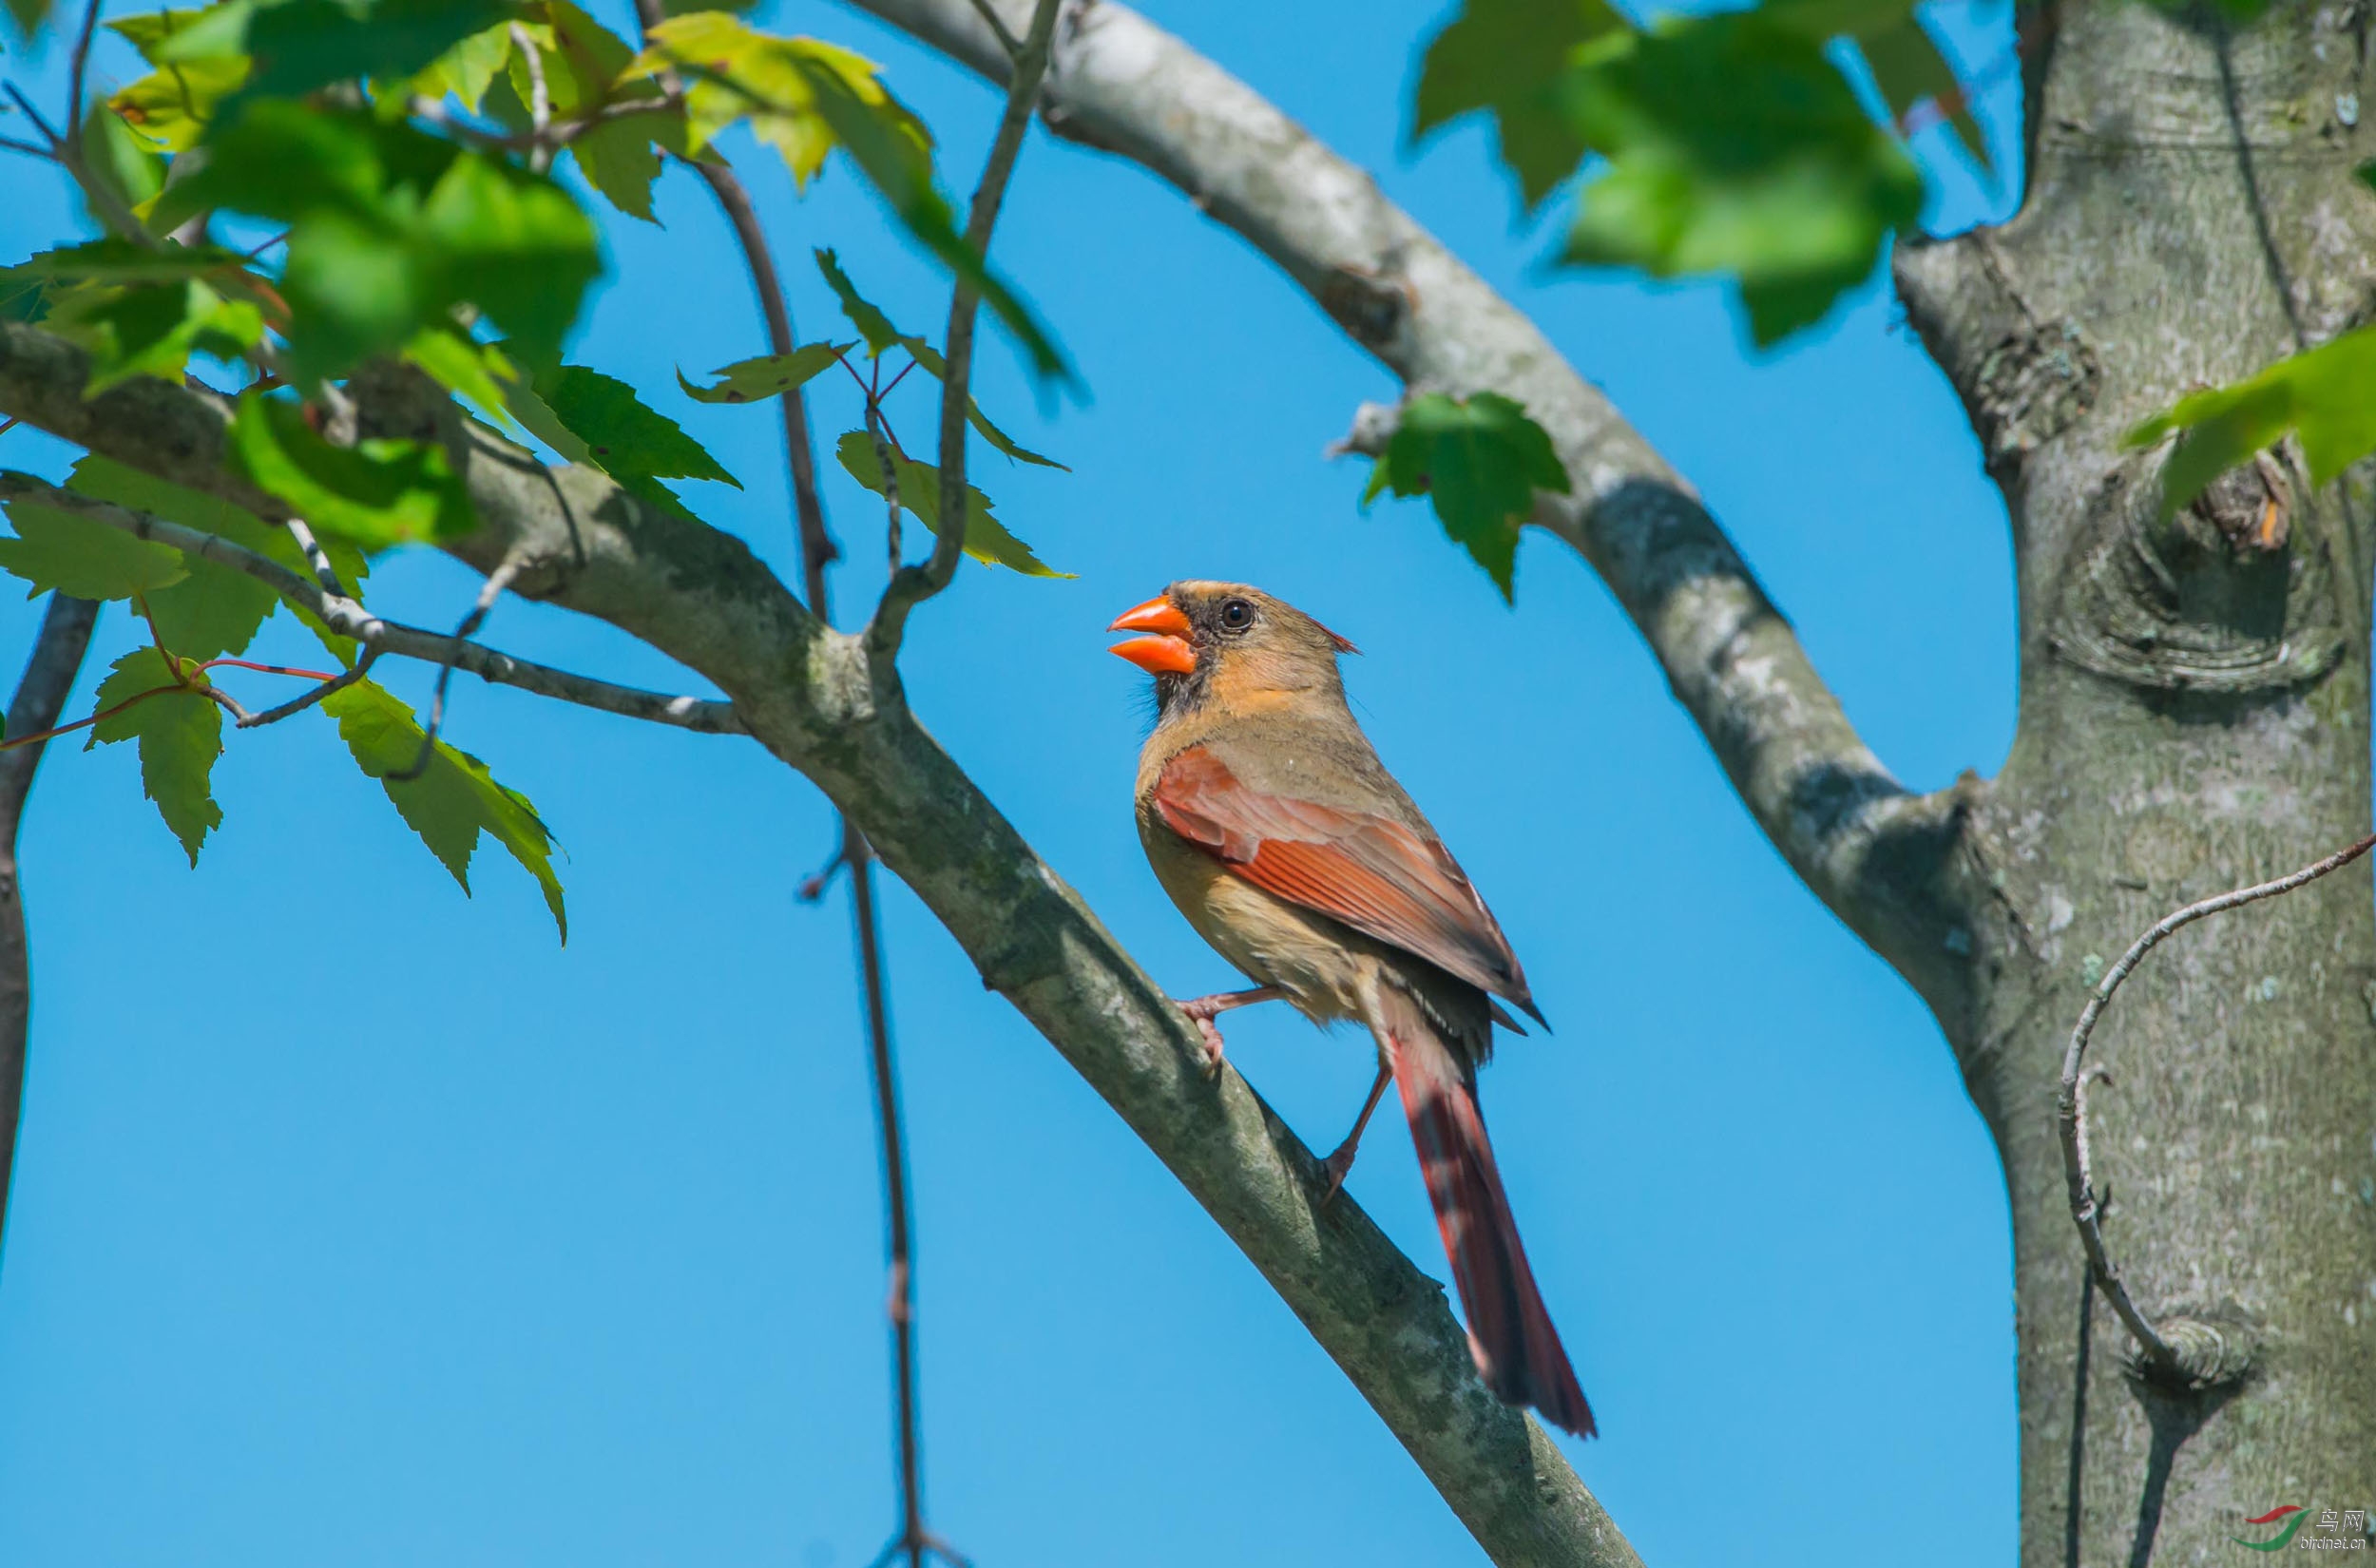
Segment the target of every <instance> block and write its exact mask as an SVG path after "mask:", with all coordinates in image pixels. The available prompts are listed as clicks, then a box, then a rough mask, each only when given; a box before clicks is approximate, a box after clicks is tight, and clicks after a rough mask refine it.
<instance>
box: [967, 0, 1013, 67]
mask: <svg viewBox="0 0 2376 1568" xmlns="http://www.w3.org/2000/svg"><path fill="white" fill-rule="evenodd" d="M973 9H974V11H975V13H976V14H977V15H979V16H980V17H981V18H982V20H983V21H984V22H985V23H987V25H988V27H989V29H990V34H991V36H992V37H994V38H996V39H997V40H998V47H999V48H1002V49H1005V50H1006V58H1007V59H1009V60H1018V59H1021V58H1022V57H1023V40H1022V39H1020V38H1017V37H1016V36H1015V33H1014V29H1012V28H1009V27H1008V26H1007V25H1006V18H1005V17H1004V16H1001V15H999V14H998V8H997V7H996V6H993V5H992V4H990V0H973Z"/></svg>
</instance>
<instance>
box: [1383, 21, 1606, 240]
mask: <svg viewBox="0 0 2376 1568" xmlns="http://www.w3.org/2000/svg"><path fill="white" fill-rule="evenodd" d="M1633 30H1634V29H1633V27H1632V24H1630V23H1628V22H1627V21H1626V20H1625V19H1624V18H1623V17H1622V16H1620V15H1619V14H1618V13H1617V11H1616V10H1612V9H1611V8H1610V7H1609V6H1608V5H1607V4H1606V3H1605V0H1466V4H1465V5H1464V6H1462V8H1461V12H1460V14H1459V15H1458V16H1456V17H1454V18H1453V19H1452V21H1451V23H1450V25H1448V26H1447V27H1446V28H1445V29H1444V30H1443V31H1442V32H1440V33H1438V34H1436V36H1435V41H1434V42H1433V43H1431V44H1429V45H1428V52H1427V55H1426V57H1425V58H1424V60H1423V61H1422V62H1421V65H1420V68H1419V86H1418V89H1417V91H1416V92H1415V94H1414V95H1413V98H1412V105H1411V107H1412V113H1411V125H1410V141H1411V143H1412V144H1413V145H1416V144H1417V143H1420V142H1422V141H1424V140H1426V138H1427V137H1428V133H1430V132H1431V131H1433V130H1435V129H1436V128H1437V127H1438V126H1440V125H1443V124H1447V122H1449V121H1452V120H1455V119H1457V118H1459V117H1460V116H1462V115H1464V114H1467V113H1470V112H1472V111H1474V110H1478V109H1485V110H1489V111H1491V113H1492V115H1493V120H1494V128H1495V132H1496V134H1497V136H1498V137H1499V139H1500V143H1501V153H1502V162H1503V163H1504V164H1506V165H1508V167H1509V171H1510V173H1511V174H1513V175H1515V176H1516V177H1517V179H1518V190H1519V195H1520V198H1521V199H1522V200H1523V202H1524V204H1525V206H1526V208H1527V209H1528V210H1529V211H1531V210H1533V209H1534V208H1535V207H1537V206H1540V205H1541V204H1542V200H1543V198H1544V197H1546V196H1549V195H1550V194H1551V192H1552V191H1553V190H1554V189H1555V188H1557V187H1558V185H1559V184H1560V182H1562V181H1563V180H1565V179H1566V178H1567V177H1568V176H1569V175H1571V174H1573V173H1575V172H1576V165H1577V164H1578V163H1581V161H1582V160H1583V156H1584V154H1585V152H1586V151H1587V150H1588V149H1587V147H1586V145H1585V143H1584V138H1583V136H1582V134H1581V132H1579V131H1578V130H1577V128H1576V126H1575V125H1574V124H1572V123H1571V122H1570V120H1569V117H1568V113H1567V109H1566V105H1565V103H1564V99H1563V94H1562V80H1563V78H1564V77H1565V76H1566V74H1567V71H1568V69H1569V67H1570V66H1571V65H1572V64H1573V63H1574V61H1575V60H1576V58H1577V56H1578V55H1579V54H1580V53H1589V52H1590V51H1591V50H1593V49H1594V48H1606V47H1608V46H1609V45H1611V44H1612V43H1617V44H1620V45H1621V44H1622V42H1623V41H1625V40H1627V39H1630V38H1631V37H1632V35H1633Z"/></svg>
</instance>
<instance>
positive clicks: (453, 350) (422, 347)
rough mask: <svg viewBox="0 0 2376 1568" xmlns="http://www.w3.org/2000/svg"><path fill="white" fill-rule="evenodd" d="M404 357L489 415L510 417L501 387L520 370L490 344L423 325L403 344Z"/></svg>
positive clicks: (445, 328)
mask: <svg viewBox="0 0 2376 1568" xmlns="http://www.w3.org/2000/svg"><path fill="white" fill-rule="evenodd" d="M404 358H405V361H406V363H408V364H412V365H417V366H419V367H420V368H421V370H422V371H424V372H426V373H428V374H429V375H430V376H431V378H432V379H434V380H435V381H436V382H437V384H438V385H439V386H441V387H444V388H445V389H446V390H447V391H448V392H454V393H456V394H458V395H460V396H463V397H467V398H469V400H470V401H471V402H473V403H475V404H477V405H478V406H479V407H480V408H481V409H483V410H485V411H487V413H488V414H489V417H491V418H494V419H497V420H508V419H509V418H510V412H509V408H508V398H509V394H508V393H507V392H505V390H504V389H505V388H506V386H508V385H509V384H510V383H512V382H514V381H516V380H517V379H518V377H519V372H518V371H517V370H516V369H514V368H513V366H512V364H511V361H510V360H508V359H507V358H505V357H504V354H503V351H501V350H500V349H497V348H496V347H495V346H494V345H493V344H491V343H481V342H478V341H476V340H474V339H472V338H471V337H470V336H469V335H467V334H465V333H463V332H461V331H460V330H459V329H457V328H455V327H452V326H443V327H424V328H423V329H422V330H421V331H419V332H417V333H414V334H413V335H412V339H411V341H409V342H407V343H406V344H405V346H404Z"/></svg>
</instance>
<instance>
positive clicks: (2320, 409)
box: [2127, 327, 2376, 519]
mask: <svg viewBox="0 0 2376 1568" xmlns="http://www.w3.org/2000/svg"><path fill="white" fill-rule="evenodd" d="M2371 389H2376V327H2361V328H2358V329H2357V330H2355V331H2352V332H2347V333H2346V334H2344V335H2342V336H2341V337H2338V338H2335V339H2334V340H2333V341H2331V342H2328V343H2324V344H2321V345H2320V346H2319V347H2317V348H2315V349H2312V350H2310V351H2309V353H2307V354H2295V355H2293V356H2292V357H2291V358H2289V359H2280V360H2278V361H2277V362H2276V363H2275V364H2273V365H2271V366H2270V367H2269V368H2268V369H2267V370H2265V371H2262V372H2261V373H2258V374H2257V375H2252V376H2248V377H2247V378H2245V379H2244V380H2242V381H2237V382H2234V383H2232V384H2231V385H2228V386H2225V387H2215V388H2213V389H2212V390H2211V391H2209V392H2195V393H2194V394H2193V395H2191V396H2188V397H2183V398H2180V399H2179V400H2178V402H2177V404H2176V405H2175V407H2173V408H2171V409H2168V410H2166V411H2163V412H2161V413H2158V414H2156V415H2155V416H2154V417H2153V418H2151V419H2148V420H2146V421H2145V422H2144V423H2142V424H2140V425H2138V426H2137V427H2136V429H2134V430H2130V431H2129V432H2128V437H2127V439H2128V443H2129V445H2130V446H2132V447H2147V446H2151V445H2153V444H2154V443H2155V442H2156V441H2159V440H2161V439H2162V438H2163V437H2164V436H2167V435H2171V434H2173V433H2179V432H2182V439H2180V441H2179V442H2178V445H2177V449H2175V451H2173V452H2172V453H2171V454H2170V460H2169V462H2168V463H2167V464H2165V465H2164V466H2163V468H2162V471H2161V515H2162V516H2163V518H2165V519H2167V518H2169V517H2171V516H2172V515H2174V514H2175V512H2176V511H2177V509H2178V508H2179V507H2183V506H2185V505H2186V504H2187V503H2188V502H2190V501H2192V500H2194V497H2196V496H2197V495H2199V494H2201V493H2202V490H2203V487H2204V486H2206V485H2208V484H2210V483H2211V482H2212V481H2213V479H2215V478H2217V477H2218V476H2219V475H2220V474H2221V473H2222V472H2224V471H2225V470H2227V469H2229V468H2233V467H2235V466H2236V465H2237V464H2239V463H2242V462H2245V461H2247V460H2248V459H2250V458H2251V455H2252V454H2253V453H2254V452H2257V451H2261V450H2263V449H2266V448H2269V447H2272V446H2275V445H2276V444H2277V442H2278V441H2280V440H2282V439H2283V438H2284V437H2285V435H2286V434H2287V432H2289V431H2291V432H2293V433H2295V434H2297V435H2299V436H2300V437H2301V441H2302V456H2303V458H2304V459H2305V460H2306V461H2307V462H2308V464H2309V470H2310V484H2311V485H2312V486H2320V485H2326V484H2330V483H2332V482H2333V480H2334V479H2335V478H2336V477H2337V476H2338V475H2340V474H2341V473H2342V472H2343V470H2344V469H2346V468H2349V467H2350V466H2351V465H2352V464H2354V463H2356V462H2358V461H2359V460H2360V459H2361V458H2363V457H2366V455H2368V453H2370V452H2372V451H2376V396H2371V395H2370V391H2371Z"/></svg>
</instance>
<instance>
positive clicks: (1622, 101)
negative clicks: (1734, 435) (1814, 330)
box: [1563, 11, 1923, 346]
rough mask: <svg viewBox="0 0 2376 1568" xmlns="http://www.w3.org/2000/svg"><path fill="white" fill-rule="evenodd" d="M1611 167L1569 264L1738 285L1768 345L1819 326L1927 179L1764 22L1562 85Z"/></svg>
mask: <svg viewBox="0 0 2376 1568" xmlns="http://www.w3.org/2000/svg"><path fill="white" fill-rule="evenodd" d="M1566 91H1567V99H1568V106H1569V109H1570V112H1571V113H1572V114H1573V116H1574V118H1575V123H1576V124H1577V126H1578V127H1579V128H1580V129H1581V131H1582V132H1583V135H1584V138H1585V140H1586V141H1587V142H1588V143H1590V144H1591V145H1592V146H1594V147H1595V148H1597V149H1599V150H1600V152H1602V153H1603V154H1604V155H1605V156H1606V157H1607V159H1608V168H1607V170H1606V171H1605V172H1604V173H1603V174H1601V175H1600V178H1599V179H1597V180H1595V181H1593V182H1591V183H1590V184H1588V185H1587V186H1586V187H1585V188H1584V191H1583V196H1582V205H1581V211H1580V213H1579V214H1578V217H1577V220H1576V224H1575V227H1574V229H1573V230H1572V231H1571V233H1570V234H1569V237H1568V241H1567V245H1566V248H1565V251H1564V252H1563V258H1564V259H1566V260H1569V261H1577V262H1600V263H1619V264H1629V265H1633V266H1638V267H1640V268H1642V269H1643V270H1645V271H1647V272H1648V273H1650V274H1651V275H1652V276H1653V277H1681V276H1686V275H1691V274H1702V273H1718V274H1727V275H1730V276H1731V277H1734V278H1735V279H1736V280H1737V281H1738V283H1739V285H1740V290H1741V297H1742V300H1743V302H1744V303H1745V304H1746V305H1747V306H1748V309H1749V322H1750V331H1751V335H1752V336H1753V337H1754V338H1755V339H1756V341H1757V342H1758V343H1759V344H1760V345H1761V346H1762V345H1770V344H1772V343H1774V342H1777V341H1779V340H1780V339H1781V338H1782V337H1784V336H1787V335H1789V334H1791V333H1792V332H1795V331H1797V330H1798V329H1799V328H1801V327H1805V326H1809V325H1811V324H1812V323H1814V322H1815V321H1817V320H1819V319H1821V318H1822V316H1824V315H1825V314H1826V313H1827V312H1828V311H1829V310H1830V307H1831V304H1832V302H1833V301H1834V300H1836V299H1837V298H1838V296H1840V295H1841V294H1842V293H1843V292H1845V291H1847V290H1849V289H1850V288H1853V287H1855V286H1856V285H1857V284H1858V283H1860V282H1862V281H1863V280H1864V279H1865V277H1868V275H1869V274H1870V273H1871V271H1872V268H1873V264H1874V261H1875V259H1876V258H1878V256H1879V255H1880V252H1881V248H1882V246H1883V245H1884V244H1885V243H1886V242H1887V239H1888V237H1889V235H1890V233H1891V231H1892V230H1894V229H1896V228H1899V227H1901V226H1903V225H1906V224H1908V223H1911V222H1912V221H1913V220H1914V219H1915V218H1916V217H1917V216H1918V214H1919V213H1920V210H1921V206H1922V194H1923V186H1922V177H1921V175H1920V173H1919V172H1917V170H1916V169H1915V167H1914V165H1913V163H1911V162H1910V161H1909V160H1908V159H1907V155H1906V152H1905V150H1904V149H1903V148H1902V147H1900V146H1899V145H1898V143H1896V141H1895V140H1894V139H1893V138H1891V137H1890V136H1889V135H1888V133H1887V132H1886V131H1884V130H1883V129H1882V128H1881V127H1880V126H1878V125H1876V124H1873V123H1872V121H1871V120H1870V119H1868V117H1867V116H1866V113H1865V110H1864V108H1863V106H1862V105H1859V104H1858V102H1857V100H1856V94H1855V92H1854V90H1853V89H1852V88H1851V87H1850V86H1849V83H1848V81H1847V79H1846V78H1845V77H1843V76H1842V75H1841V74H1840V70H1839V67H1837V66H1835V65H1834V64H1833V63H1832V62H1831V61H1830V59H1829V58H1827V57H1826V56H1825V54H1824V52H1823V50H1822V48H1821V47H1820V46H1819V45H1817V44H1815V43H1813V42H1811V41H1809V40H1807V39H1805V38H1803V37H1800V36H1798V35H1796V34H1795V33H1793V32H1792V31H1791V30H1789V29H1786V28H1783V27H1779V26H1776V25H1774V24H1773V23H1772V22H1771V21H1770V20H1766V19H1764V18H1763V13H1761V12H1755V11H1751V12H1741V13H1734V14H1726V15H1717V16H1710V17H1705V18H1698V19H1694V20H1692V21H1689V22H1682V23H1677V24H1676V25H1675V26H1674V27H1672V28H1669V29H1665V30H1663V31H1660V32H1657V33H1650V34H1644V35H1642V36H1641V37H1639V38H1638V40H1637V41H1636V42H1635V44H1634V46H1633V47H1632V48H1629V49H1627V50H1625V51H1624V52H1623V53H1622V54H1621V55H1619V56H1617V57H1614V58H1610V59H1604V60H1600V61H1598V62H1596V63H1594V64H1591V65H1589V66H1585V67H1579V68H1578V69H1576V70H1575V71H1572V72H1571V73H1570V75H1569V77H1568V81H1567V86H1566Z"/></svg>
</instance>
